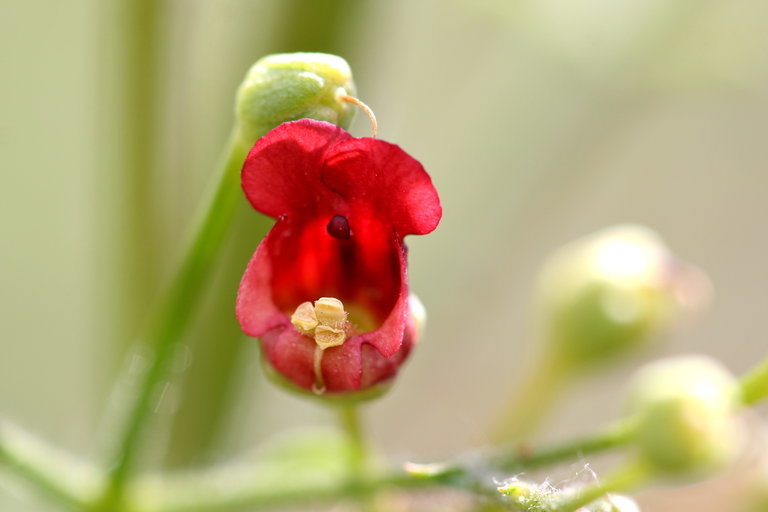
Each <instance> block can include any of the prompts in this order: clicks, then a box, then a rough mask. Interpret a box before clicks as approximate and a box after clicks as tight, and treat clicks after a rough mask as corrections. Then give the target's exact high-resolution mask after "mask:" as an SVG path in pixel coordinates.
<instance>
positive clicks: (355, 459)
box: [338, 403, 373, 510]
mask: <svg viewBox="0 0 768 512" xmlns="http://www.w3.org/2000/svg"><path fill="white" fill-rule="evenodd" d="M338 408H339V424H340V425H341V428H342V430H343V431H344V433H345V434H346V436H347V450H348V457H349V458H348V463H347V464H348V468H349V480H348V487H349V488H350V489H351V490H352V491H353V492H354V494H355V495H356V496H357V498H358V500H359V502H360V506H361V508H362V509H363V510H370V509H371V508H372V503H371V498H372V491H373V489H371V488H369V486H368V485H367V481H368V477H369V475H368V469H369V468H368V453H367V449H366V445H365V439H364V438H363V429H362V426H361V424H360V406H359V404H356V403H344V404H340V405H338Z"/></svg>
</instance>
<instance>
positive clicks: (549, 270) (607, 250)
mask: <svg viewBox="0 0 768 512" xmlns="http://www.w3.org/2000/svg"><path fill="white" fill-rule="evenodd" d="M709 292H710V288H709V281H708V280H707V279H706V276H704V275H703V274H702V273H701V272H700V271H698V270H697V269H695V268H693V267H690V266H688V265H687V264H685V263H683V262H681V261H680V260H679V259H677V258H676V257H675V256H674V255H673V254H672V253H670V252H669V250H668V249H667V248H666V246H665V245H664V243H663V242H662V240H661V239H660V238H659V237H658V236H657V235H656V234H655V233H654V232H653V231H651V230H650V229H648V228H645V227H642V226H634V225H623V226H616V227H613V228H609V229H606V230H604V231H600V232H597V233H595V234H593V235H590V236H587V237H585V238H583V239H580V240H577V241H575V242H572V243H571V244H568V245H566V246H565V247H563V248H561V249H559V250H558V251H557V252H555V253H554V254H553V255H552V256H551V257H550V258H549V260H548V261H547V262H546V263H545V265H544V268H543V269H542V273H541V278H540V282H539V287H538V299H539V307H540V312H541V317H542V318H541V320H542V322H543V326H544V329H545V330H546V336H547V338H548V339H549V340H550V342H551V343H552V344H553V345H554V347H553V348H554V349H555V353H557V354H558V355H559V356H560V357H562V358H563V360H564V361H568V362H569V363H576V364H583V363H588V362H593V361H599V360H603V359H605V358H607V357H609V356H613V355H616V354H619V353H622V352H624V351H626V350H627V349H630V348H632V347H635V346H637V345H640V344H642V343H644V342H645V341H646V340H648V339H649V338H651V337H652V335H653V334H656V333H658V332H659V331H660V330H662V329H663V328H664V327H667V326H668V325H670V324H671V323H672V321H674V320H676V319H677V318H678V317H679V316H680V312H681V310H682V309H685V308H687V307H689V306H695V305H697V304H700V303H702V302H706V299H707V298H708V297H709Z"/></svg>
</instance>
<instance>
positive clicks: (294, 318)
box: [291, 302, 318, 336]
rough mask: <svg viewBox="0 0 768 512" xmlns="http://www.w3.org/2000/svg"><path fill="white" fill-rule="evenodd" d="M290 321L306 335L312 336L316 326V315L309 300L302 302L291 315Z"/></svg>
mask: <svg viewBox="0 0 768 512" xmlns="http://www.w3.org/2000/svg"><path fill="white" fill-rule="evenodd" d="M291 323H292V324H293V326H294V327H296V329H297V330H298V331H299V332H300V333H302V334H306V335H307V336H312V334H313V333H314V331H315V327H317V323H318V322H317V316H316V315H315V308H314V306H312V303H311V302H302V303H301V304H299V307H297V308H296V311H294V313H293V314H292V315H291Z"/></svg>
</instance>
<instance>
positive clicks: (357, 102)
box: [338, 94, 379, 139]
mask: <svg viewBox="0 0 768 512" xmlns="http://www.w3.org/2000/svg"><path fill="white" fill-rule="evenodd" d="M338 98H339V99H340V100H341V101H346V102H347V103H352V104H354V105H357V106H358V107H360V108H361V109H363V112H365V113H366V114H367V115H368V118H369V119H370V120H371V137H373V138H374V139H375V138H376V131H377V130H378V128H379V123H377V122H376V115H375V114H374V113H373V110H371V107H369V106H368V105H366V104H365V103H363V102H362V101H360V100H359V99H357V98H355V97H354V96H347V95H346V94H340V95H339V96H338Z"/></svg>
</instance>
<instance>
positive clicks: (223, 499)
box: [129, 468, 443, 512]
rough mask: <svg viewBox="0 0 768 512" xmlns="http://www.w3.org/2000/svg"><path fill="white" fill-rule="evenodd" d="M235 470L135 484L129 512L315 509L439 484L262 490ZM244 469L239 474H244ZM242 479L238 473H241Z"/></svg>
mask: <svg viewBox="0 0 768 512" xmlns="http://www.w3.org/2000/svg"><path fill="white" fill-rule="evenodd" d="M238 473H239V471H238V470H237V469H235V470H234V471H232V470H228V469H226V468H225V469H224V470H222V469H219V470H208V471H204V472H202V473H200V474H199V475H197V476H191V475H190V474H186V475H185V476H183V477H179V478H176V479H162V481H160V482H155V483H150V482H148V481H143V482H141V483H140V484H139V485H138V486H137V488H136V493H135V494H132V495H131V496H130V497H132V498H134V499H133V500H132V501H131V502H130V503H129V506H130V510H131V511H135V512H145V511H146V512H149V511H151V512H235V511H246V510H267V509H272V508H279V507H285V506H293V507H297V506H301V505H310V504H311V505H318V504H323V503H333V502H338V501H342V500H348V499H350V498H351V497H353V496H356V495H359V494H360V493H361V492H363V493H368V494H371V493H373V492H375V491H376V490H380V489H383V488H398V489H402V490H409V489H423V488H427V487H434V486H438V485H443V484H442V483H441V482H437V481H434V480H428V479H419V478H414V477H412V476H410V475H408V474H406V473H403V472H402V471H397V472H392V473H389V474H385V475H380V476H376V477H371V478H369V479H367V480H365V481H361V482H358V483H355V484H354V485H351V484H350V483H349V482H343V481H342V482H339V481H334V482H328V481H326V482H314V483H312V482H309V483H303V482H294V481H291V480H290V479H286V481H285V482H284V484H281V485H272V486H268V487H266V488H265V486H263V485H259V482H254V481H253V480H252V479H248V478H241V477H239V476H237V474H238ZM248 474H249V471H248V470H245V475H248ZM241 476H243V475H241Z"/></svg>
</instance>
